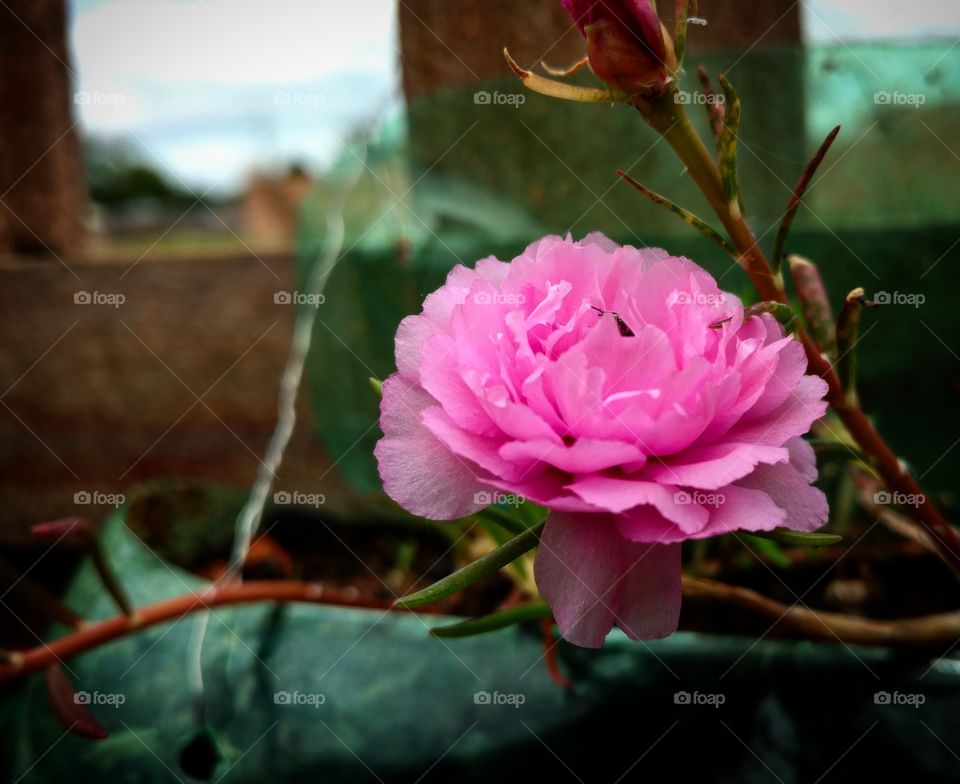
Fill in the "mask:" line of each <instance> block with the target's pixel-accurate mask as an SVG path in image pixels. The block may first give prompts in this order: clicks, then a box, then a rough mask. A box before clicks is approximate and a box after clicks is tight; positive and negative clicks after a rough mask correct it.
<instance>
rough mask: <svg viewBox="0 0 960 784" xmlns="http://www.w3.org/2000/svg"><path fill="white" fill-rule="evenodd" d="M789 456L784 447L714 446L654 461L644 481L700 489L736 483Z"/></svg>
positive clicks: (761, 445)
mask: <svg viewBox="0 0 960 784" xmlns="http://www.w3.org/2000/svg"><path fill="white" fill-rule="evenodd" d="M789 459H790V453H789V452H788V451H787V450H786V449H785V448H783V447H777V446H768V445H764V444H731V443H723V444H713V445H711V446H704V447H695V448H693V449H688V450H687V451H685V452H683V453H681V454H679V455H676V456H674V457H668V458H666V459H664V460H651V461H650V462H649V463H647V466H646V468H644V470H643V473H642V478H643V479H647V480H649V481H652V482H667V483H669V484H672V485H680V486H681V487H696V488H699V489H701V490H716V489H717V488H720V487H723V486H724V485H728V484H730V483H731V482H735V481H736V480H737V479H741V478H742V477H744V476H746V475H747V474H749V473H750V472H751V471H753V469H754V468H756V466H758V465H760V464H761V463H785V462H787V461H788V460H789Z"/></svg>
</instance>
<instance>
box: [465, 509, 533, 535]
mask: <svg viewBox="0 0 960 784" xmlns="http://www.w3.org/2000/svg"><path fill="white" fill-rule="evenodd" d="M476 516H477V517H479V518H481V519H482V520H488V521H489V522H491V523H495V524H496V525H498V526H500V527H501V528H505V529H506V530H507V531H509V532H510V533H511V534H513V535H514V536H517V535H519V534H522V533H524V532H525V531H526V530H527V526H526V525H524V524H523V523H522V522H521V521H520V520H515V519H513V518H512V517H511V516H510V515H508V514H507V513H506V512H504V511H503V510H502V509H500V508H499V507H498V506H496V505H493V506H488V507H487V508H486V509H481V510H480V511H479V512H477V514H476Z"/></svg>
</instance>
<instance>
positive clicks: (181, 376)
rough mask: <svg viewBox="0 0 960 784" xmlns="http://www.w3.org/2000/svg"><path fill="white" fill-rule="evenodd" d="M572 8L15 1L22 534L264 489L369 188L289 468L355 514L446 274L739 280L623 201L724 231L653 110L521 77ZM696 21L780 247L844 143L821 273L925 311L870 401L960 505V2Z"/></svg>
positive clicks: (3, 246)
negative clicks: (619, 250) (595, 261)
mask: <svg viewBox="0 0 960 784" xmlns="http://www.w3.org/2000/svg"><path fill="white" fill-rule="evenodd" d="M556 6H557V4H556V3H554V2H552V1H551V0H537V2H530V3H525V4H524V6H523V8H522V9H519V10H518V9H515V8H513V7H512V6H511V4H509V3H508V2H506V0H504V2H502V3H501V2H499V0H498V1H497V2H480V0H476V1H474V0H460V1H459V2H457V3H455V4H453V5H452V6H451V5H449V4H444V3H441V2H438V1H437V0H405V1H404V2H401V3H397V2H393V0H357V1H356V2H354V3H349V4H343V5H337V6H336V7H335V8H334V7H332V6H330V5H328V4H318V3H311V2H306V0H304V1H303V2H300V1H299V0H281V1H280V2H277V3H276V4H274V5H272V6H271V7H270V9H269V11H268V10H266V9H265V8H264V7H263V5H262V4H260V3H255V2H246V1H245V0H243V1H231V2H226V1H225V0H224V2H220V0H203V1H202V2H188V1H187V0H182V1H181V0H144V1H143V2H138V1H137V0H75V1H74V2H66V3H64V2H55V1H54V0H49V1H47V0H44V1H43V2H14V0H9V2H5V3H4V4H3V6H2V7H0V36H2V43H3V46H2V50H0V51H2V53H3V55H2V61H0V98H2V102H3V106H4V111H3V115H2V120H0V137H2V142H3V143H2V150H3V154H2V158H0V194H2V198H0V204H2V210H0V254H2V257H0V275H2V282H3V285H2V286H0V301H2V308H0V319H2V321H3V334H4V336H5V338H6V340H5V346H6V350H5V351H4V352H3V356H2V358H0V386H2V390H3V391H2V395H0V403H2V406H0V432H2V438H0V464H2V471H0V503H2V505H3V508H4V509H5V510H6V515H5V516H4V523H3V526H2V528H0V536H2V537H3V539H4V540H5V541H7V542H8V543H13V542H17V541H18V540H19V539H20V538H21V534H22V533H23V531H24V530H25V526H26V524H27V523H29V522H31V521H35V520H38V519H46V518H50V517H55V516H58V515H61V514H64V513H67V512H71V511H72V510H73V508H74V501H73V499H74V495H75V494H76V493H77V492H81V491H85V492H88V493H91V494H94V493H95V492H100V493H116V492H119V491H120V490H121V489H122V488H123V487H126V486H130V485H131V484H132V483H135V482H136V481H138V480H140V479H144V478H147V477H153V476H158V475H179V476H198V477H207V478H215V479H223V480H226V481H232V482H237V483H240V484H247V483H249V481H250V479H251V478H252V476H253V474H254V472H255V470H256V467H257V465H258V458H259V456H260V455H261V454H262V452H263V448H264V445H265V442H266V439H267V438H268V436H269V433H270V429H271V427H272V424H273V420H274V415H275V399H276V391H277V384H278V377H279V370H280V368H281V366H282V362H283V361H284V358H285V355H286V346H287V343H288V339H289V337H290V330H291V326H292V322H293V317H294V311H295V308H294V307H291V306H290V305H284V304H283V303H282V302H280V303H278V302H275V301H274V300H275V298H277V297H275V295H276V294H278V293H282V292H288V293H292V292H295V291H296V287H297V285H298V272H297V269H298V260H299V269H300V278H299V280H302V274H303V271H304V270H305V269H306V268H307V267H308V266H309V264H311V263H312V261H313V260H314V259H315V258H316V253H317V251H318V249H319V248H320V247H322V241H323V232H324V227H325V225H326V210H327V209H328V205H329V203H330V202H331V199H332V196H333V195H334V194H336V193H337V192H338V189H339V188H340V187H341V186H340V183H342V182H343V181H345V180H346V179H349V178H350V177H352V176H353V174H354V171H355V170H356V171H359V172H360V180H359V184H358V185H357V187H356V188H355V190H354V192H353V193H352V195H351V198H350V199H349V201H348V204H347V208H346V218H347V223H348V239H347V242H346V245H345V251H344V253H343V258H342V260H341V261H340V264H339V266H338V268H337V270H336V271H335V272H334V274H333V275H332V276H331V279H330V281H329V289H328V292H327V302H326V303H325V305H324V306H323V307H322V308H321V311H320V313H319V319H318V327H317V329H318V335H317V337H318V340H317V341H316V343H317V345H316V347H315V356H314V357H313V359H312V360H311V363H310V373H311V385H312V394H311V398H310V402H312V404H313V405H312V407H311V406H309V405H307V404H306V403H307V401H304V403H305V404H304V406H303V418H302V420H301V421H302V423H303V424H304V425H305V426H304V427H302V428H300V430H299V431H298V434H297V439H296V443H295V444H294V448H293V450H292V452H291V455H290V459H289V460H288V461H287V465H286V466H285V468H284V472H283V474H282V475H281V478H280V479H281V482H280V484H281V486H283V484H284V483H288V484H289V485H290V486H292V487H299V488H301V489H303V490H304V491H306V490H309V489H314V490H318V489H321V490H323V491H324V492H325V493H326V494H327V496H329V500H328V502H329V503H331V504H332V505H333V506H335V507H337V508H343V509H345V510H349V511H358V510H360V511H362V509H363V508H364V504H366V503H368V502H369V501H370V497H371V494H376V492H377V490H378V487H377V479H376V475H375V472H374V471H373V462H372V458H371V454H370V452H371V448H372V444H373V443H374V441H375V439H376V436H377V432H378V431H377V428H376V426H375V421H376V412H377V403H376V400H375V399H374V397H373V396H371V395H370V394H369V388H368V386H367V385H366V378H367V377H368V376H378V377H385V376H386V375H387V374H388V373H389V372H390V369H391V367H392V356H391V342H392V334H393V331H394V329H395V326H396V324H397V322H398V321H399V319H400V318H401V317H402V316H403V315H405V314H406V313H408V312H412V311H414V310H416V309H417V308H418V307H419V303H420V301H421V299H422V296H423V295H424V294H425V293H426V292H427V291H429V290H430V289H431V288H433V287H434V286H435V285H437V283H438V282H439V281H441V280H442V276H443V274H444V273H445V271H446V270H447V269H449V267H450V266H451V265H452V264H454V263H457V262H465V263H472V262H473V261H474V260H475V259H476V258H479V257H482V256H485V255H488V254H490V253H493V252H499V253H511V252H515V251H516V250H517V249H519V248H521V247H523V245H525V244H526V243H527V242H528V241H530V240H531V239H532V238H534V237H536V236H539V235H540V234H543V233H546V232H558V233H565V232H567V231H571V232H573V234H574V235H576V236H580V235H583V234H585V233H587V232H589V231H592V230H602V231H605V232H607V233H608V234H609V235H611V236H612V237H615V238H616V239H618V240H620V241H624V242H632V243H634V244H651V245H663V246H665V247H667V248H668V249H670V250H672V251H675V252H678V253H680V252H684V253H688V254H690V255H692V256H694V258H696V259H697V260H698V261H700V262H701V263H703V264H705V265H707V266H709V267H711V269H712V270H713V271H714V272H715V273H716V274H717V275H718V276H720V277H721V280H722V283H723V284H724V285H725V286H726V287H728V288H730V289H732V290H735V291H738V292H739V291H741V289H742V288H743V283H744V282H743V280H742V279H741V277H740V275H739V273H738V271H737V270H732V269H730V266H729V264H728V263H727V262H726V260H725V259H723V258H721V257H720V256H719V255H718V254H717V252H716V251H715V249H713V248H710V247H708V246H705V245H702V244H700V242H699V241H698V240H697V238H694V237H691V236H690V235H689V233H688V232H687V231H686V230H685V227H684V226H683V225H682V224H680V223H679V222H677V223H674V222H671V221H670V220H668V219H666V218H665V217H664V216H663V215H660V214H659V213H658V212H657V211H656V210H655V209H653V208H652V206H651V205H649V204H647V203H645V202H644V201H643V200H641V199H640V198H639V197H638V196H637V195H636V194H634V193H632V192H630V190H629V189H628V188H626V186H622V185H619V184H617V181H616V178H615V175H614V170H615V169H616V168H617V167H621V168H624V169H627V170H629V171H630V172H631V173H632V174H633V175H634V176H635V177H638V178H639V179H641V180H642V181H644V182H645V183H646V184H647V185H649V186H650V187H653V188H654V189H655V190H658V191H660V192H662V193H665V194H667V195H669V196H671V197H672V198H674V199H675V200H676V201H678V202H680V203H682V204H685V205H687V206H689V207H690V208H692V209H695V210H700V211H701V212H702V211H703V209H702V207H703V204H702V202H701V201H700V200H699V196H698V194H696V193H695V192H694V191H693V189H692V188H691V187H690V186H689V185H688V183H686V182H685V181H684V178H683V176H682V172H681V171H680V170H679V165H678V164H677V163H676V161H675V160H674V159H673V158H672V157H671V155H669V154H668V153H667V150H665V149H664V148H663V146H662V145H658V144H657V143H656V139H655V138H654V136H653V135H652V133H650V132H648V131H647V129H645V128H644V127H642V126H641V125H640V124H639V123H638V122H637V121H636V118H635V117H633V116H632V115H631V114H630V113H629V112H626V111H621V110H617V109H611V108H609V107H592V108H587V107H581V106H574V105H569V104H561V103H558V102H551V101H548V100H547V99H544V98H542V97H540V96H537V95H533V94H529V93H524V92H522V91H521V90H520V89H519V88H518V86H517V85H516V84H515V83H514V82H513V80H512V78H509V77H508V76H507V74H506V72H505V66H504V63H503V60H502V57H501V54H500V52H501V48H502V46H503V45H507V46H509V47H510V48H511V51H512V52H513V53H514V55H515V56H516V57H517V58H518V60H519V61H520V62H521V63H524V64H528V65H532V64H534V63H536V62H537V61H539V60H545V61H547V62H549V63H553V64H558V63H559V64H564V63H567V62H569V61H572V60H573V59H575V58H576V57H577V56H578V55H579V54H580V52H581V51H582V49H583V43H582V39H581V38H580V36H579V35H578V34H577V33H576V31H575V30H573V29H572V28H571V27H570V25H569V24H568V19H567V17H566V15H565V14H564V12H563V11H562V10H561V9H559V8H558V7H556ZM700 13H701V17H703V20H704V21H705V24H702V25H698V24H695V25H691V26H690V50H691V56H690V58H689V60H688V62H689V63H691V64H694V63H697V62H702V63H704V64H705V65H706V66H707V67H708V68H710V69H711V71H713V72H716V71H717V70H725V71H726V72H727V74H728V75H729V77H730V78H731V79H732V81H733V82H734V84H735V86H736V87H737V88H738V90H739V92H740V94H741V96H742V98H743V104H744V120H743V136H742V139H743V141H742V150H741V164H742V167H743V170H744V176H743V180H744V181H745V183H746V187H747V195H748V199H747V210H748V213H749V214H750V217H751V218H752V219H753V221H754V224H755V226H756V227H757V230H758V233H759V234H761V235H763V241H764V242H765V243H770V242H772V234H773V233H775V229H774V224H775V222H776V220H777V219H778V218H779V216H780V214H781V213H782V210H783V208H784V205H785V203H786V199H787V197H788V195H789V190H790V188H791V187H792V186H793V184H794V182H795V181H796V178H797V177H798V175H799V172H800V171H801V169H802V166H803V163H804V161H805V160H806V159H807V157H808V156H809V154H810V153H811V151H812V150H813V149H815V148H816V146H817V144H818V143H819V141H820V140H821V139H822V138H823V136H824V135H825V134H826V133H827V132H828V131H829V129H830V128H831V127H832V126H833V125H835V124H842V126H843V131H842V134H841V137H840V140H839V141H838V143H837V145H836V146H835V147H834V150H833V152H832V154H831V157H830V159H829V160H828V161H827V164H826V165H825V166H824V167H823V169H822V170H821V174H820V175H819V181H818V183H817V185H816V186H815V187H814V188H813V189H812V190H811V192H810V195H809V197H808V203H807V207H806V208H804V209H803V210H801V213H800V218H799V221H798V224H797V227H796V228H797V231H796V232H795V234H794V238H793V247H792V248H791V250H793V251H795V252H800V253H803V254H806V255H808V256H810V257H812V258H813V259H814V260H816V261H817V262H818V263H820V265H821V267H822V268H823V269H824V270H825V273H826V275H827V278H828V283H829V284H830V287H831V292H832V296H833V297H834V301H835V303H836V302H839V301H840V299H841V298H842V296H843V295H844V293H845V292H846V291H847V290H849V289H850V288H852V287H853V286H855V285H863V286H864V287H865V288H866V290H867V292H868V294H870V293H876V292H883V291H885V292H890V293H895V292H902V293H904V294H923V295H925V299H926V301H925V303H924V304H923V305H922V306H921V307H914V306H911V305H903V306H891V307H890V308H889V309H887V310H884V311H882V317H879V316H878V317H877V318H875V319H874V320H873V321H872V322H871V323H869V324H868V325H867V328H866V330H865V334H864V336H863V344H862V363H861V367H862V372H861V375H862V376H863V396H864V399H865V401H866V405H867V408H868V410H870V411H872V412H873V413H875V414H876V416H877V418H878V420H879V423H880V425H881V426H882V429H883V430H884V432H887V433H889V435H890V438H891V439H892V441H893V443H894V444H895V446H896V447H897V448H898V449H899V450H900V452H901V453H902V454H904V455H905V456H906V457H907V458H908V459H909V460H910V461H911V462H912V463H914V467H915V469H916V471H917V473H918V474H924V473H926V472H929V477H928V483H929V484H930V485H932V486H933V487H935V488H938V489H939V490H943V491H946V490H948V489H949V486H950V479H951V478H952V477H953V476H954V475H955V474H956V470H957V468H958V467H960V449H956V450H951V446H952V445H953V444H954V443H955V439H956V438H957V437H958V436H960V432H954V431H955V430H956V429H957V428H954V427H952V426H951V423H952V422H953V421H954V418H953V417H952V411H953V409H954V406H955V405H956V403H957V396H958V394H960V392H958V389H960V380H958V379H960V368H958V362H960V361H958V359H957V352H958V349H957V347H956V346H955V344H956V338H957V336H958V331H957V329H956V324H955V322H954V320H953V318H952V314H953V299H954V297H955V296H956V295H957V285H956V284H955V282H954V276H952V275H951V271H952V270H953V269H954V267H955V263H956V260H957V258H958V254H960V249H958V248H957V246H956V242H957V239H958V234H957V231H956V226H957V222H958V216H960V201H958V200H957V199H956V197H955V194H956V187H955V183H956V182H957V177H958V174H960V157H958V152H957V150H960V139H958V136H957V134H958V129H960V124H958V119H960V105H958V95H960V47H958V45H957V36H958V34H960V11H958V10H957V9H956V8H955V7H954V6H953V5H952V4H950V3H946V2H936V1H935V0H926V1H925V2H918V3H915V4H914V5H913V6H912V7H911V9H910V13H909V14H904V13H903V12H902V10H901V9H900V8H899V7H897V6H896V5H895V4H892V3H890V4H884V3H874V2H867V0H804V2H788V0H778V1H777V2H770V3H764V4H762V8H758V9H753V10H751V13H750V14H743V13H737V12H736V9H735V3H733V2H730V1H729V0H704V2H703V4H702V8H701V9H700ZM668 24H669V22H668ZM688 70H689V71H690V73H689V74H688V75H687V76H686V77H685V81H686V82H688V85H687V89H688V90H689V91H690V93H689V94H690V95H691V96H693V98H692V100H694V101H695V100H697V95H698V93H697V90H698V89H699V87H698V86H697V83H696V77H695V73H693V71H694V69H693V68H692V67H691V68H690V69H688ZM701 95H702V94H701ZM691 109H692V110H693V112H692V113H693V114H694V115H695V116H697V119H698V121H699V120H702V119H703V118H702V117H699V115H701V114H703V113H702V112H700V111H699V110H698V107H697V106H691ZM118 297H119V298H122V304H121V303H120V302H119V300H118ZM279 299H282V297H280V298H279ZM914 299H915V298H914ZM291 301H292V300H291ZM311 408H312V413H311V410H310V409H311ZM907 412H909V416H908V415H907ZM311 422H312V423H313V424H314V425H315V427H314V429H315V430H316V432H317V433H318V437H317V438H315V437H314V436H313V433H312V432H311V427H310V423H311ZM344 477H346V480H344ZM948 500H949V499H948ZM88 511H89V510H88Z"/></svg>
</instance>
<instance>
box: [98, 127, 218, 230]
mask: <svg viewBox="0 0 960 784" xmlns="http://www.w3.org/2000/svg"><path fill="white" fill-rule="evenodd" d="M83 157H84V163H85V165H86V172H87V185H88V187H89V189H90V198H91V200H92V201H93V202H95V203H96V204H99V205H101V206H103V207H105V208H106V209H108V210H110V211H113V212H117V213H122V212H123V211H124V210H126V209H129V208H131V207H136V206H138V205H143V204H145V203H147V204H152V205H155V206H159V207H172V208H174V209H180V210H184V209H186V208H188V207H190V206H191V205H192V204H194V203H195V202H197V201H198V199H199V201H200V202H201V203H202V202H203V201H204V200H203V199H202V198H200V197H198V196H197V195H195V194H194V193H193V192H192V191H189V190H187V189H186V188H183V187H178V186H176V185H172V184H171V183H170V182H169V180H168V179H167V178H166V177H164V176H163V174H161V173H160V172H159V171H157V170H156V169H155V168H154V167H153V166H151V165H150V163H149V162H148V161H146V160H145V159H144V157H143V156H142V155H141V154H140V152H139V151H138V150H136V149H134V148H133V147H131V146H130V145H129V144H125V143H124V142H123V141H117V140H112V139H111V140H107V139H88V140H86V142H85V143H84V150H83Z"/></svg>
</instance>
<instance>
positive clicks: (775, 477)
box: [737, 438, 830, 531]
mask: <svg viewBox="0 0 960 784" xmlns="http://www.w3.org/2000/svg"><path fill="white" fill-rule="evenodd" d="M787 447H788V449H789V450H790V462H789V463H787V464H784V465H762V466H757V469H756V470H755V471H754V472H753V473H752V474H750V476H747V477H744V478H743V479H741V480H740V481H739V482H737V484H738V485H740V486H742V487H749V488H753V489H755V490H762V491H763V492H764V493H766V494H767V495H768V496H770V498H771V499H772V501H773V502H774V503H775V504H776V505H777V506H779V507H780V508H781V509H785V510H786V518H785V520H784V521H783V523H782V524H783V525H785V526H787V528H792V529H794V530H796V531H816V530H817V529H818V528H819V527H820V526H822V525H823V524H824V523H825V522H826V521H827V517H828V516H829V514H830V508H829V506H828V505H827V498H826V496H825V495H824V494H823V491H822V490H820V489H819V488H816V487H813V486H812V485H811V484H810V482H811V481H812V480H813V479H815V478H816V458H815V456H814V454H813V447H812V446H810V444H808V443H807V442H806V441H804V440H803V439H802V438H795V439H793V440H792V441H790V442H789V443H788V444H787Z"/></svg>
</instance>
